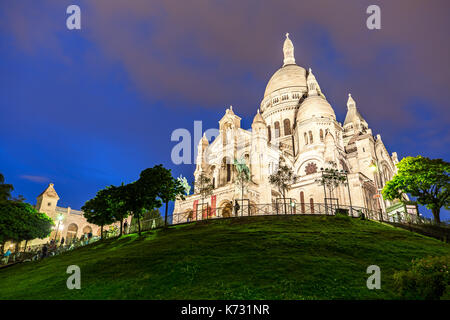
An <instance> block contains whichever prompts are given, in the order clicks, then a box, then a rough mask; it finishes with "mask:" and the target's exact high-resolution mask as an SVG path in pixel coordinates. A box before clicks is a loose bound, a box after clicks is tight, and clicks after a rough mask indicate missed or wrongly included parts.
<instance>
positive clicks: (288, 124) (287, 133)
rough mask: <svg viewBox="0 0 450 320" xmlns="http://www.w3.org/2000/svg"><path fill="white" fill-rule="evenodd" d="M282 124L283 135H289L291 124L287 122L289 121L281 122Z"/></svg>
mask: <svg viewBox="0 0 450 320" xmlns="http://www.w3.org/2000/svg"><path fill="white" fill-rule="evenodd" d="M283 124H284V135H285V136H287V135H290V134H291V122H290V121H289V119H284V121H283Z"/></svg>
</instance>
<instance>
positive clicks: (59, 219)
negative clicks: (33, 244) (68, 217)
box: [53, 214, 64, 241]
mask: <svg viewBox="0 0 450 320" xmlns="http://www.w3.org/2000/svg"><path fill="white" fill-rule="evenodd" d="M56 219H58V226H57V227H56V232H55V238H54V239H53V241H56V236H57V235H58V230H61V231H62V228H60V224H61V221H62V220H63V219H64V217H63V215H62V214H59V215H58V217H57V218H56ZM61 227H64V226H63V225H61Z"/></svg>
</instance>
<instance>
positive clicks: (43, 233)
mask: <svg viewBox="0 0 450 320" xmlns="http://www.w3.org/2000/svg"><path fill="white" fill-rule="evenodd" d="M16 205H17V206H20V207H21V209H22V210H21V211H22V214H23V215H24V216H25V219H26V220H25V225H26V228H25V230H23V232H22V234H21V237H20V238H21V239H20V241H22V240H25V249H26V248H27V243H28V241H30V240H33V239H44V238H47V237H48V236H49V235H50V233H51V232H52V227H53V226H54V225H55V224H54V222H53V220H52V219H51V218H50V217H49V216H47V215H46V214H45V213H41V212H38V211H37V210H36V209H35V208H34V207H33V206H31V205H30V204H28V203H21V202H18V203H16Z"/></svg>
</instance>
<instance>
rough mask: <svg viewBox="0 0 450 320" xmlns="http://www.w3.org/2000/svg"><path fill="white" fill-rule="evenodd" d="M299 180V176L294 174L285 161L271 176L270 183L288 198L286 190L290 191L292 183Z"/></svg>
mask: <svg viewBox="0 0 450 320" xmlns="http://www.w3.org/2000/svg"><path fill="white" fill-rule="evenodd" d="M297 180H298V177H297V176H296V175H295V174H294V172H293V171H292V169H291V168H290V167H288V166H287V165H285V164H284V163H281V165H280V166H279V167H278V169H277V171H276V172H274V173H273V174H271V175H270V176H269V182H270V184H271V185H273V186H274V187H276V188H277V189H278V191H279V192H280V193H281V194H282V196H283V198H286V192H288V191H289V189H290V188H291V185H293V184H294V183H296V182H297Z"/></svg>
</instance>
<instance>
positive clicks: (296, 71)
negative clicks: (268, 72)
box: [264, 64, 306, 98]
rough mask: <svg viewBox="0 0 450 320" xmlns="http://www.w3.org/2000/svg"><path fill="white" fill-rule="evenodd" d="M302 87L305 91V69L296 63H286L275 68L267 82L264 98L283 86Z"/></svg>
mask: <svg viewBox="0 0 450 320" xmlns="http://www.w3.org/2000/svg"><path fill="white" fill-rule="evenodd" d="M290 87H302V91H303V92H306V70H305V69H303V68H302V67H299V66H298V65H296V64H288V65H286V66H284V67H281V68H280V69H278V70H277V72H275V73H274V74H273V76H272V78H270V80H269V82H268V83H267V87H266V91H265V92H264V98H265V97H267V96H268V95H270V94H271V93H273V92H275V91H277V90H279V89H284V88H290Z"/></svg>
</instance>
